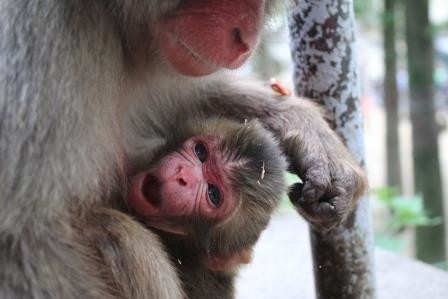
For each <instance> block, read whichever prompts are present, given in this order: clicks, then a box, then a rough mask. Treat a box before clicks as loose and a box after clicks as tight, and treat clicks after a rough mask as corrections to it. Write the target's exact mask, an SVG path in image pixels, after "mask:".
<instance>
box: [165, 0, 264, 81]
mask: <svg viewBox="0 0 448 299" xmlns="http://www.w3.org/2000/svg"><path fill="white" fill-rule="evenodd" d="M264 6H265V0H226V1H223V0H195V1H185V4H181V7H180V8H179V9H178V10H177V11H176V12H175V13H174V14H173V15H171V16H169V17H168V18H166V19H165V20H163V21H162V22H161V23H160V24H158V26H157V34H158V35H159V40H160V45H161V48H162V50H163V52H164V54H165V56H166V57H167V59H168V60H169V62H170V63H171V64H172V65H173V66H174V67H175V68H176V69H177V70H178V71H179V72H180V73H182V74H184V75H188V76H203V75H208V74H211V73H213V72H215V71H217V70H219V69H221V68H229V69H235V68H238V67H240V66H241V65H242V64H243V63H244V62H245V61H246V60H247V58H248V57H249V56H250V54H251V53H252V51H253V49H254V48H255V46H256V44H257V39H258V35H259V31H260V28H261V24H262V19H263V14H264Z"/></svg>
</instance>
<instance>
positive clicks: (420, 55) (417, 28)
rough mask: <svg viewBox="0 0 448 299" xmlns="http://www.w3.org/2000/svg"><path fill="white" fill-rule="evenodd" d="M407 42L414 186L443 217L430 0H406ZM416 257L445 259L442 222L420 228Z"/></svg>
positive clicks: (431, 214)
mask: <svg viewBox="0 0 448 299" xmlns="http://www.w3.org/2000/svg"><path fill="white" fill-rule="evenodd" d="M405 14H406V44H407V51H408V55H407V57H408V73H409V88H410V90H409V92H410V100H411V121H412V147H413V160H414V186H415V190H416V192H420V193H422V194H423V200H424V208H425V210H426V212H427V214H428V216H429V217H441V219H444V218H443V214H444V213H443V211H444V209H443V196H442V186H441V175H440V164H439V150H438V132H437V125H436V121H435V114H434V95H433V88H434V85H433V73H434V48H433V45H432V36H431V25H430V21H429V7H428V1H427V0H419V1H411V0H407V1H406V9H405ZM416 241H417V258H419V259H421V260H423V261H425V262H429V263H437V262H442V261H445V230H444V225H443V223H440V224H439V225H435V226H426V227H418V228H417V239H416Z"/></svg>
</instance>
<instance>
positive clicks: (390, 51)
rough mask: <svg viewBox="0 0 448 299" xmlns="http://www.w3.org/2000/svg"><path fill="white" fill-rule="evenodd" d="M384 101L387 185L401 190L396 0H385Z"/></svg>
mask: <svg viewBox="0 0 448 299" xmlns="http://www.w3.org/2000/svg"><path fill="white" fill-rule="evenodd" d="M383 34H384V66H385V73H384V102H385V106H386V168H387V173H386V177H387V185H388V186H394V187H396V188H397V190H398V191H401V163H400V143H399V135H398V124H399V116H398V108H399V107H398V88H397V79H396V74H397V54H396V50H395V0H384V16H383Z"/></svg>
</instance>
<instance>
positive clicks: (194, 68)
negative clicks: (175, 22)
mask: <svg viewBox="0 0 448 299" xmlns="http://www.w3.org/2000/svg"><path fill="white" fill-rule="evenodd" d="M158 36H159V42H160V48H161V50H162V52H163V55H164V56H165V57H166V58H167V60H168V61H169V62H170V64H171V65H172V66H173V67H174V68H175V69H176V70H177V71H178V72H179V73H181V74H183V75H185V76H192V77H199V76H206V75H209V74H212V73H214V72H216V71H218V70H220V69H223V68H227V69H236V68H239V67H240V66H241V65H243V64H244V62H246V60H247V59H248V57H249V56H250V54H251V51H250V50H247V51H246V52H244V53H230V52H229V51H228V50H227V49H226V48H225V47H224V48H223V47H220V46H219V45H216V47H215V48H214V49H206V47H201V48H203V50H202V51H201V52H199V51H197V50H195V49H194V48H193V46H191V45H189V44H187V43H186V42H184V41H183V40H182V39H181V38H180V37H178V36H176V35H175V34H173V33H171V32H169V31H166V30H160V31H159V32H158Z"/></svg>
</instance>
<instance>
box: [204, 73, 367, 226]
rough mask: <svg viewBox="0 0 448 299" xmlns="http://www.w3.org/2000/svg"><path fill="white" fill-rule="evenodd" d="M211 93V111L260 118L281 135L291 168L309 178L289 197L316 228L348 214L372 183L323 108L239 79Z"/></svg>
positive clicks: (219, 85) (220, 84)
mask: <svg viewBox="0 0 448 299" xmlns="http://www.w3.org/2000/svg"><path fill="white" fill-rule="evenodd" d="M210 91H211V92H210ZM207 92H208V93H206V94H207V96H206V97H205V101H204V103H203V105H204V109H205V111H207V113H210V114H212V113H214V114H217V115H222V116H224V117H232V118H236V119H239V120H241V121H244V120H245V119H251V118H258V119H259V120H260V121H261V122H262V123H263V124H264V125H265V126H266V128H267V129H269V130H271V131H272V132H273V133H274V135H275V136H276V137H277V138H278V140H279V143H280V145H281V147H282V148H283V150H284V152H285V153H286V154H287V157H288V159H289V162H290V170H291V171H292V172H294V173H296V174H298V175H299V176H300V177H301V178H302V180H303V181H304V184H302V185H295V186H293V188H292V190H291V192H290V198H291V200H292V202H293V203H294V204H295V205H296V206H297V208H298V210H299V212H301V214H302V215H304V217H305V218H307V219H308V220H310V221H311V223H312V224H313V225H314V228H316V229H329V228H331V227H333V226H335V225H336V224H338V223H340V222H341V221H342V220H344V219H345V218H346V216H347V215H348V214H349V212H351V211H352V209H353V207H354V204H355V203H356V202H357V200H358V199H359V197H360V196H361V195H362V193H363V192H364V191H365V189H366V186H367V183H366V179H365V175H364V173H363V171H362V170H361V168H360V167H359V166H358V165H357V163H356V161H354V159H353V158H352V156H351V154H350V153H349V152H348V151H347V149H346V147H345V146H344V144H343V143H342V141H341V140H340V138H339V137H338V136H337V135H336V133H335V132H333V130H332V129H331V128H330V127H329V125H328V124H327V122H326V121H325V120H324V118H323V115H322V113H321V111H320V109H319V108H318V106H316V105H315V104H313V103H311V102H310V101H307V100H305V99H301V98H297V97H294V96H291V97H285V96H280V95H278V94H276V93H274V91H272V90H270V89H269V88H267V87H262V86H261V85H260V84H257V83H253V82H247V81H242V80H241V79H236V78H234V79H228V78H227V79H226V80H222V81H215V82H214V86H213V87H212V86H209V87H208V91H207Z"/></svg>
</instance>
